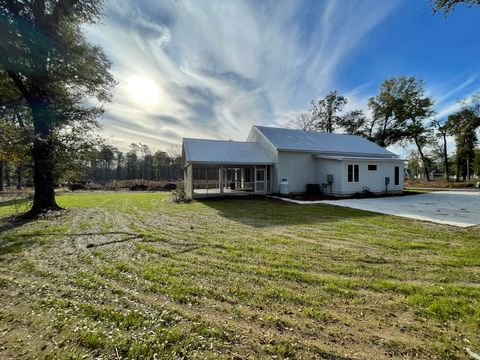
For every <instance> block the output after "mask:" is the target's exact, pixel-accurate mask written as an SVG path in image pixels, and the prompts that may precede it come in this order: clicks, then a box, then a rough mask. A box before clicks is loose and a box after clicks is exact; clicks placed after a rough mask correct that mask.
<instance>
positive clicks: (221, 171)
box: [218, 165, 223, 195]
mask: <svg viewBox="0 0 480 360" xmlns="http://www.w3.org/2000/svg"><path fill="white" fill-rule="evenodd" d="M218 175H219V177H218V179H219V181H218V183H219V185H220V195H223V165H222V166H220V169H219V170H218Z"/></svg>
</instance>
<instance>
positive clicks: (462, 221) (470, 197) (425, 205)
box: [279, 191, 480, 227]
mask: <svg viewBox="0 0 480 360" xmlns="http://www.w3.org/2000/svg"><path fill="white" fill-rule="evenodd" d="M279 199H282V200H286V201H289V202H293V203H297V204H330V205H335V206H344V207H349V208H354V209H360V210H366V211H373V212H377V213H381V214H389V215H396V216H402V217H406V218H411V219H418V220H426V221H432V222H436V223H439V224H448V225H454V226H460V227H469V226H475V225H480V192H478V191H435V192H429V193H425V194H420V195H409V196H392V197H384V198H373V199H345V200H320V201H300V200H292V199H285V198H279Z"/></svg>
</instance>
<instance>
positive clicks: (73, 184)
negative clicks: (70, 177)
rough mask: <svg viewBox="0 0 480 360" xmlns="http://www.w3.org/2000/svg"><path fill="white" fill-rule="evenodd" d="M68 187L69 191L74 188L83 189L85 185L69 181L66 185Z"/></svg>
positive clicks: (74, 189)
mask: <svg viewBox="0 0 480 360" xmlns="http://www.w3.org/2000/svg"><path fill="white" fill-rule="evenodd" d="M68 188H69V189H70V191H76V190H85V188H86V187H85V185H83V184H82V183H71V184H69V185H68Z"/></svg>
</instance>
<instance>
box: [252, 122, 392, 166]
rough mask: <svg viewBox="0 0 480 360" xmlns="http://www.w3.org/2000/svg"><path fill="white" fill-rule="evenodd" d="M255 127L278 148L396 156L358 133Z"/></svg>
mask: <svg viewBox="0 0 480 360" xmlns="http://www.w3.org/2000/svg"><path fill="white" fill-rule="evenodd" d="M254 128H256V129H257V130H258V131H259V132H260V133H261V134H262V135H263V136H264V137H265V138H266V139H267V140H268V141H269V142H270V143H271V144H272V145H273V146H274V147H275V148H276V149H277V150H284V151H302V152H318V153H323V154H343V155H347V154H348V155H356V156H372V155H374V156H377V157H390V158H391V157H396V154H394V153H392V152H390V151H388V150H387V149H385V148H383V147H381V146H379V145H377V144H375V143H373V142H371V141H368V140H367V139H365V138H363V137H361V136H357V135H346V134H335V133H321V132H316V131H303V130H294V129H285V128H275V127H267V126H257V125H255V126H254Z"/></svg>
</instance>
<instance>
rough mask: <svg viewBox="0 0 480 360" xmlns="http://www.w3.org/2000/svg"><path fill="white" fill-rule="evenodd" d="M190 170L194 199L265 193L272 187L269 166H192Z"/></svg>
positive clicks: (190, 187) (188, 188)
mask: <svg viewBox="0 0 480 360" xmlns="http://www.w3.org/2000/svg"><path fill="white" fill-rule="evenodd" d="M188 170H189V171H188ZM188 170H187V173H188V172H191V183H190V184H188V185H187V184H186V190H187V193H188V192H189V191H190V193H191V195H192V198H202V197H214V196H225V195H238V196H241V195H249V194H266V193H268V192H270V189H271V187H272V184H271V178H272V176H271V166H270V165H253V166H252V165H231V164H230V165H207V164H203V165H202V164H192V165H190V169H188ZM186 178H187V179H188V178H189V177H188V175H187V176H186Z"/></svg>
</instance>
